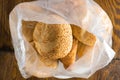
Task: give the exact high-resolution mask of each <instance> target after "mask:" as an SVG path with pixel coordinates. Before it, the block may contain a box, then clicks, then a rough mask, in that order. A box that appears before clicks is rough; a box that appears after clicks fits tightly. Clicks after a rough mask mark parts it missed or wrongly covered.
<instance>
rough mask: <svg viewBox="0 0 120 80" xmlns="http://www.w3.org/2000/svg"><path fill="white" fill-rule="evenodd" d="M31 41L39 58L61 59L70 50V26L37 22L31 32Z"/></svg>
mask: <svg viewBox="0 0 120 80" xmlns="http://www.w3.org/2000/svg"><path fill="white" fill-rule="evenodd" d="M33 40H34V42H35V48H36V50H37V51H38V52H39V54H40V55H41V56H47V57H49V58H50V59H59V58H63V57H65V56H66V55H67V54H68V53H69V52H70V50H71V48H72V41H73V40H72V30H71V26H70V25H69V24H46V23H42V22H39V23H37V25H36V27H35V30H34V32H33Z"/></svg>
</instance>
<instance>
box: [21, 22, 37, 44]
mask: <svg viewBox="0 0 120 80" xmlns="http://www.w3.org/2000/svg"><path fill="white" fill-rule="evenodd" d="M36 23H37V22H36V21H22V33H23V35H24V37H25V39H26V40H27V41H29V42H31V41H32V40H33V36H32V35H33V31H34V28H35V25H36Z"/></svg>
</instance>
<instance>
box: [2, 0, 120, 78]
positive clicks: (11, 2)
mask: <svg viewBox="0 0 120 80" xmlns="http://www.w3.org/2000/svg"><path fill="white" fill-rule="evenodd" d="M24 1H30V0H0V80H25V79H24V78H22V76H21V75H20V72H19V70H18V66H17V63H16V59H15V56H14V52H13V51H12V52H11V49H12V47H11V37H10V32H9V23H8V15H9V13H10V11H11V10H12V9H13V7H14V6H15V5H16V4H18V3H20V2H24ZM95 1H96V2H97V3H98V4H99V5H100V6H101V7H102V8H103V9H104V10H105V11H106V12H107V14H108V15H109V17H110V18H111V20H112V23H113V26H114V28H113V46H112V48H113V49H114V50H115V51H116V56H115V58H114V59H113V61H112V62H111V63H110V64H109V65H108V66H106V67H105V68H103V69H101V70H99V71H97V72H96V73H95V74H94V75H93V76H91V77H90V78H89V79H88V80H120V0H95ZM27 80H59V79H55V78H46V79H38V78H35V77H32V78H29V79H27ZM69 80H86V79H78V78H72V79H69Z"/></svg>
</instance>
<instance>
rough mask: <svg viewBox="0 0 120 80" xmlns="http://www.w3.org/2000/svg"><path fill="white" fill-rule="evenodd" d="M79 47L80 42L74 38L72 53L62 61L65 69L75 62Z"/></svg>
mask: <svg viewBox="0 0 120 80" xmlns="http://www.w3.org/2000/svg"><path fill="white" fill-rule="evenodd" d="M77 46H78V40H77V39H75V38H74V39H73V45H72V49H71V51H70V52H69V53H68V55H67V56H65V57H64V58H61V59H60V60H61V62H62V63H63V65H64V67H65V68H67V67H69V66H70V65H71V64H73V63H74V62H75V60H76V52H77Z"/></svg>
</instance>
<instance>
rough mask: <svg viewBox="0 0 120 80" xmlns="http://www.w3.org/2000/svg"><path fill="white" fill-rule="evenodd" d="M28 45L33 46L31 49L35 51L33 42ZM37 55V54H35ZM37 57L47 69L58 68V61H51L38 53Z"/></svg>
mask: <svg viewBox="0 0 120 80" xmlns="http://www.w3.org/2000/svg"><path fill="white" fill-rule="evenodd" d="M30 44H31V45H32V46H33V48H34V49H35V50H36V48H35V44H34V42H33V41H32V42H30ZM36 52H37V51H36ZM37 53H38V52H37ZM38 57H39V59H40V61H41V62H43V64H44V65H45V66H47V67H50V68H57V66H58V60H52V59H49V58H48V57H45V56H41V55H40V54H39V53H38Z"/></svg>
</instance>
